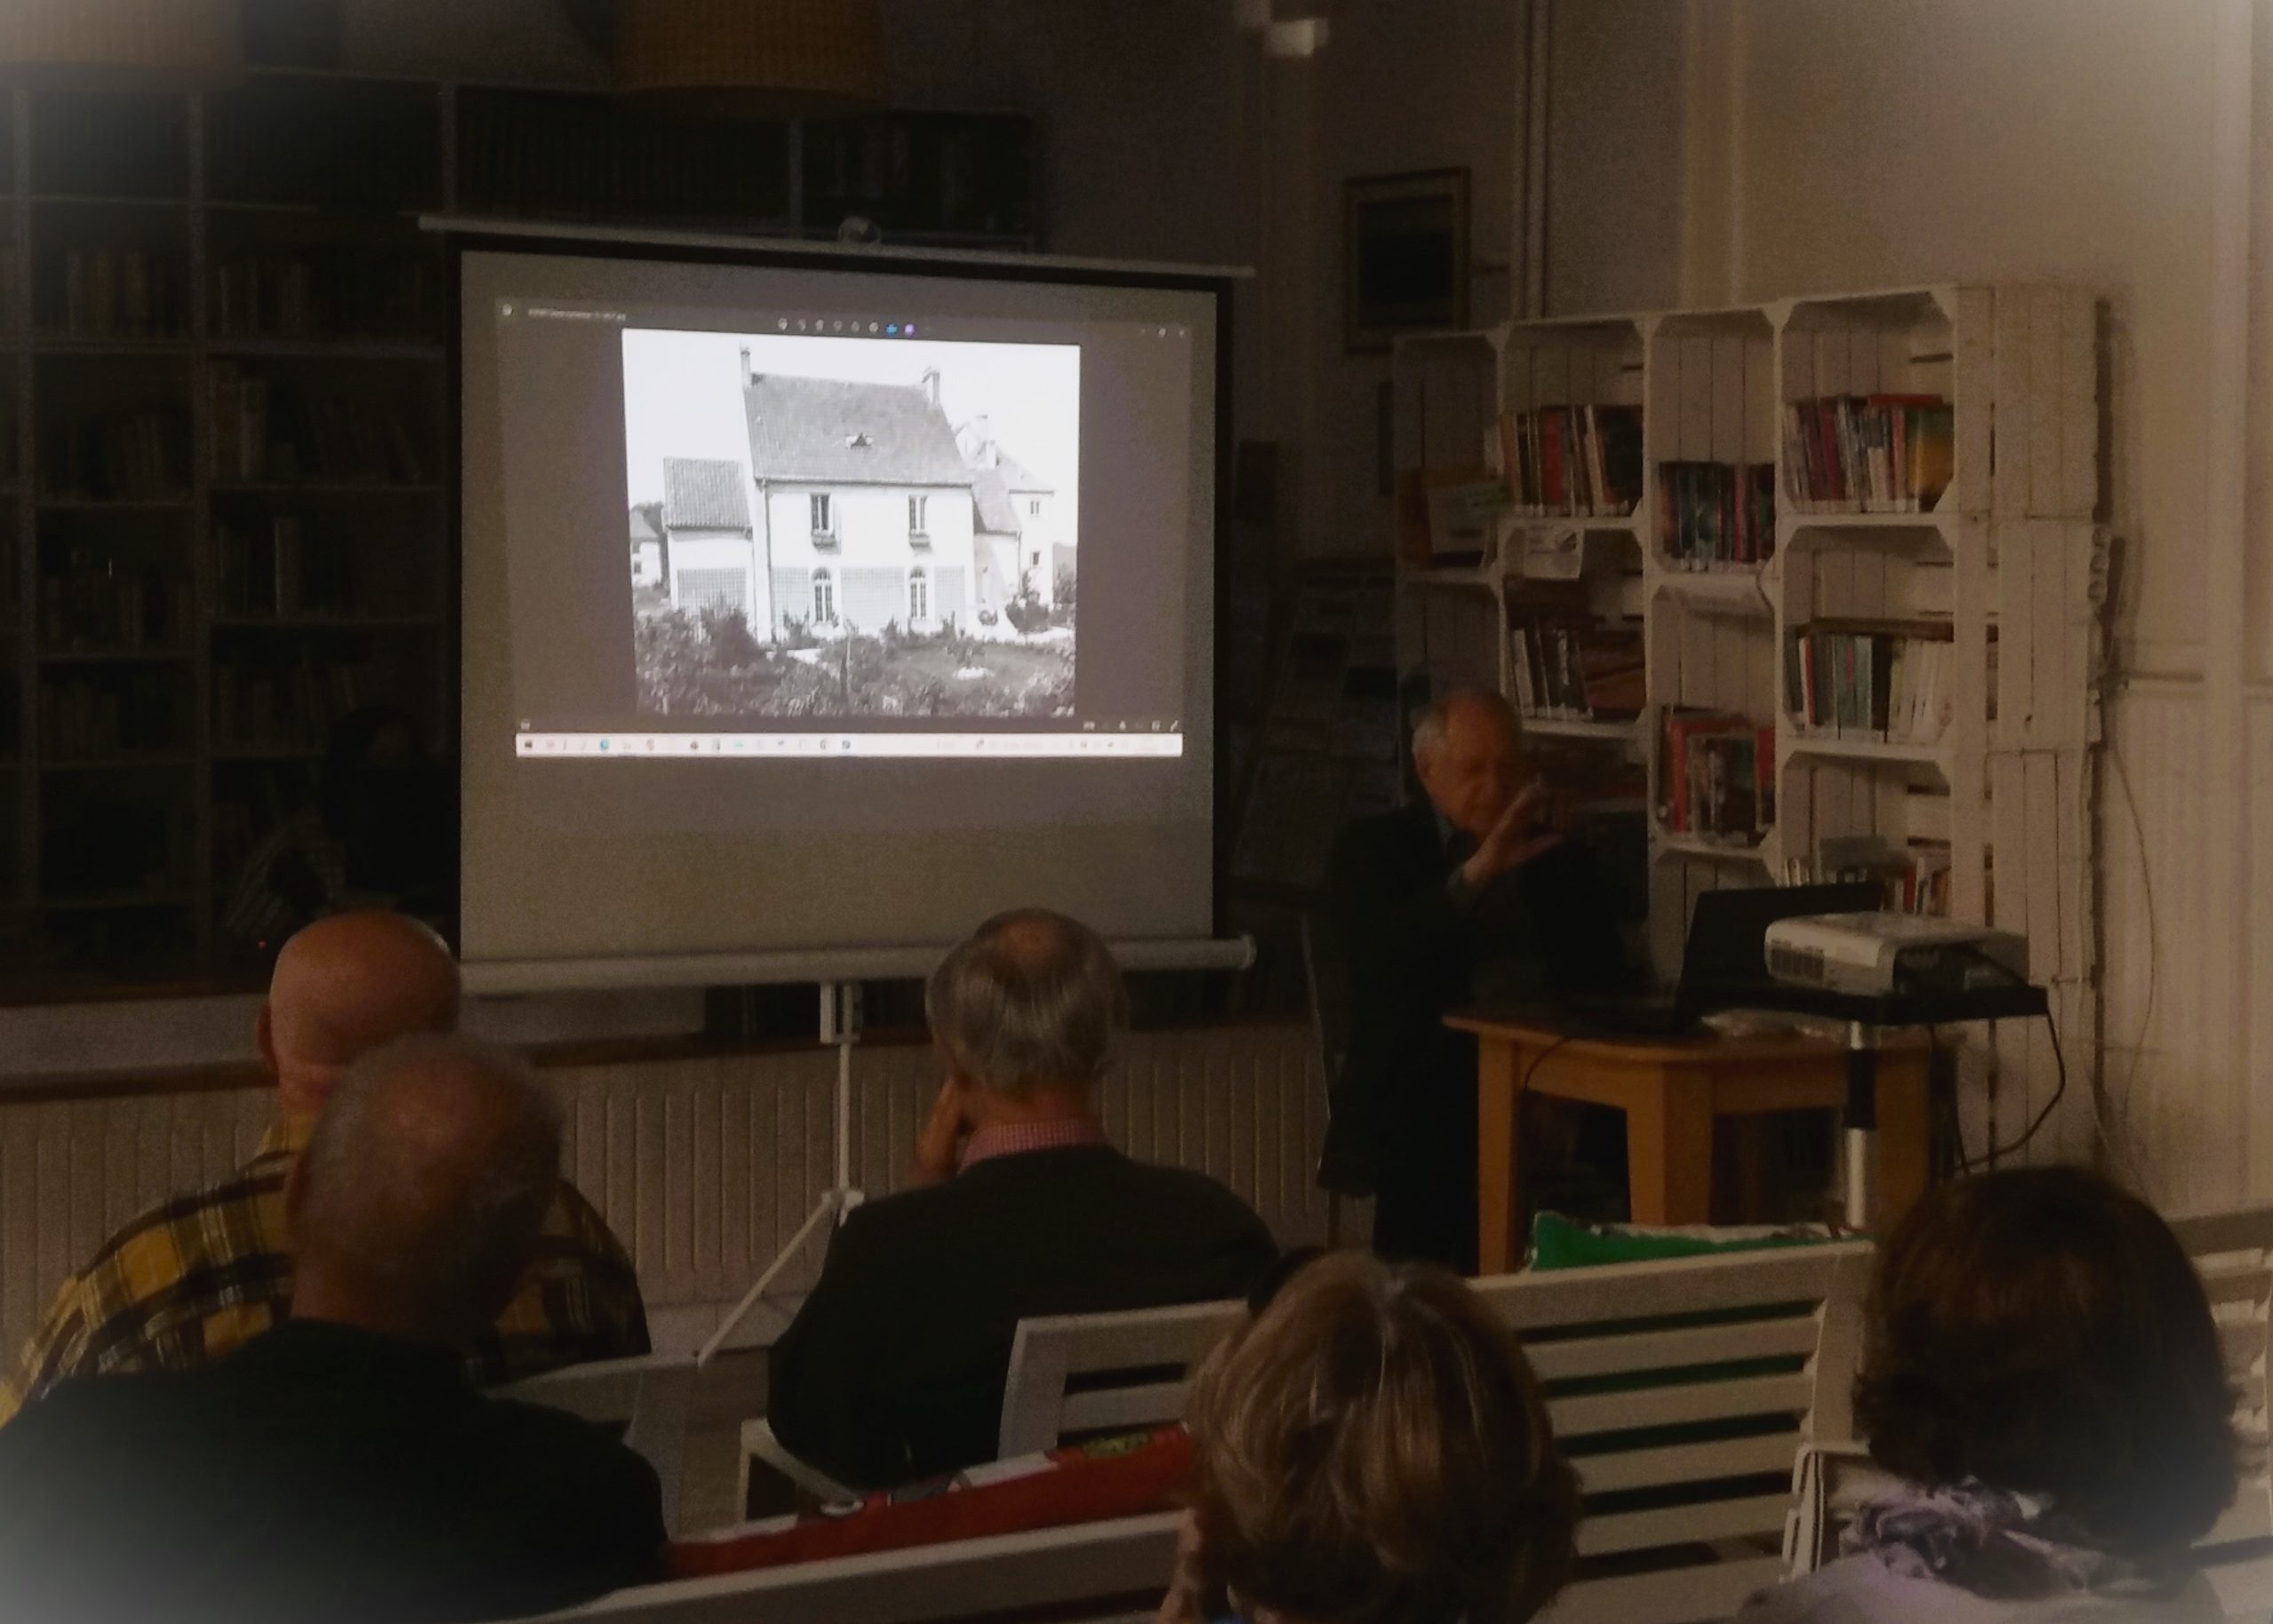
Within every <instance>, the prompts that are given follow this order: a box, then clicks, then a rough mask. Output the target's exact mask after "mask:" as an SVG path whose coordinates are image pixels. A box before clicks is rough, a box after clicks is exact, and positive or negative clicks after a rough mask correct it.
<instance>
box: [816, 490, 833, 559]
mask: <svg viewBox="0 0 2273 1624" xmlns="http://www.w3.org/2000/svg"><path fill="white" fill-rule="evenodd" d="M812 514H813V543H814V545H816V546H821V547H834V546H835V545H836V497H834V496H832V495H828V494H827V493H826V492H823V493H820V494H819V495H815V496H814V497H813V498H812Z"/></svg>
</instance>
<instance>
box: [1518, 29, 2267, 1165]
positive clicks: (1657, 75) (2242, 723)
mask: <svg viewBox="0 0 2273 1624" xmlns="http://www.w3.org/2000/svg"><path fill="white" fill-rule="evenodd" d="M2248 13H2249V0H2157V3H2156V4H2139V3H2138V0H1997V3H1996V4H1985V5H1984V4H1979V3H1978V0H1884V3H1882V4H1876V5H1871V6H1857V5H1854V4H1847V3H1846V0H1715V3H1714V4H1691V5H1688V6H1683V7H1674V6H1667V5H1663V4H1656V3H1655V0H1584V3H1583V4H1571V3H1569V0H1566V3H1565V4H1562V5H1560V6H1558V7H1557V10H1556V56H1555V64H1556V74H1555V79H1554V103H1553V112H1552V117H1553V121H1554V141H1555V159H1554V167H1553V173H1554V177H1555V181H1556V192H1555V195H1554V197H1553V201H1552V205H1551V210H1550V219H1551V233H1550V237H1549V242H1548V252H1549V256H1550V273H1549V286H1550V289H1551V290H1552V294H1553V299H1554V304H1553V306H1552V308H1554V309H1555V310H1556V312H1557V313H1565V312H1570V311H1575V310H1587V309H1608V308H1632V307H1633V306H1635V305H1637V304H1641V305H1647V304H1650V303H1653V302H1655V301H1657V300H1659V299H1662V298H1665V297H1667V296H1668V295H1671V296H1673V297H1677V298H1678V299H1679V300H1681V301H1682V302H1683V303H1688V304H1692V305H1715V304H1722V303H1729V302H1737V301H1745V302H1749V301H1755V300H1765V299H1770V298H1774V297H1778V296H1782V295H1786V294H1794V293H1801V292H1810V291H1828V290H1833V289H1849V288H1872V287H1884V286H1890V285H1901V284H1904V283H1913V282H1922V281H1961V280H1965V279H1968V278H1989V277H1998V278H2006V279H2018V278H2042V279H2047V280H2053V281H2068V282H2080V283H2083V284H2085V285H2087V286H2090V287H2093V288H2095V289H2100V290H2102V291H2103V293H2104V294H2105V295H2106V297H2107V298H2108V300H2109V303H2110V305H2111V313H2112V322H2113V325H2112V339H2111V400H2112V428H2113V439H2112V443H2113V446H2114V449H2115V454H2114V456H2113V458H2112V468H2111V487H2112V489H2111V520H2112V522H2113V525H2114V527H2116V529H2117V531H2118V533H2119V535H2121V537H2122V538H2123V541H2124V544H2125V547H2126V553H2125V560H2126V562H2125V572H2124V580H2123V582H2122V595H2121V598H2120V605H2119V630H2120V634H2121V635H2120V640H2119V664H2120V669H2122V671H2123V672H2124V673H2125V675H2126V682H2125V685H2123V687H2122V689H2121V692H2120V693H2119V697H2118V698H2117V700H2116V701H2115V703H2114V705H2113V707H2112V711H2111V728H2112V736H2113V740H2114V752H2113V759H2114V761H2115V763H2116V764H2117V768H2118V771H2116V772H2113V773H2111V784H2110V788H2109V794H2108V804H2107V809H2106V813H2105V817H2104V819H2103V836H2102V845H2103V852H2104V866H2105V870H2106V876H2105V907H2106V920H2107V930H2108V938H2109V942H2110V947H2109V954H2108V965H2107V970H2108V987H2107V991H2108V998H2107V1014H2106V1023H2105V1024H2106V1032H2107V1038H2108V1045H2109V1047H2108V1058H2109V1066H2108V1070H2109V1075H2110V1079H2111V1102H2110V1105H2109V1109H2108V1115H2109V1117H2110V1118H2111V1120H2116V1121H2119V1124H2120V1131H2119V1134H2118V1135H2117V1146H2118V1149H2117V1155H2116V1160H2117V1162H2118V1164H2119V1165H2120V1166H2123V1167H2125V1168H2126V1169H2130V1168H2135V1170H2136V1171H2137V1172H2138V1174H2139V1176H2141V1177H2142V1179H2143V1180H2144V1182H2145V1183H2146V1184H2148V1185H2149V1186H2150V1187H2151V1188H2152V1189H2153V1190H2154V1191H2155V1192H2157V1193H2158V1195H2160V1196H2162V1197H2163V1198H2164V1199H2166V1200H2169V1201H2171V1202H2173V1203H2174V1204H2175V1205H2178V1206H2181V1207H2192V1208H2201V1207H2209V1206H2215V1205H2218V1204H2221V1203H2223V1202H2227V1201H2231V1200H2239V1199H2241V1198H2243V1197H2244V1196H2245V1195H2248V1194H2252V1193H2254V1194H2258V1195H2262V1194H2266V1193H2269V1192H2273V1139H2269V1137H2268V1135H2269V1130H2273V1107H2258V1106H2255V1105H2253V1097H2256V1096H2259V1095H2261V1094H2262V1093H2263V1092H2264V1090H2262V1089H2256V1088H2253V1087H2251V1086H2249V1085H2250V1083H2252V1082H2253V1081H2256V1080H2257V1079H2258V1078H2260V1077H2261V1076H2263V1075H2264V1074H2266V1073H2269V1072H2273V1042H2267V1041H2266V1040H2267V1039H2268V1038H2273V1031H2269V1032H2268V1033H2267V1034H2263V1035H2261V1037H2260V1038H2259V1039H2258V1040H2257V1041H2256V1042H2254V1043H2253V1041H2252V1036H2251V1034H2250V1031H2249V1029H2248V1019H2249V1018H2248V1015H2247V1012H2246V1008H2245V983H2244V978H2245V974H2246V973H2247V972H2248V970H2249V969H2250V967H2251V965H2252V964H2253V963H2255V962H2266V963H2273V952H2268V951H2258V949H2259V948H2260V947H2263V948H2265V949H2269V950H2273V937H2269V936H2267V935H2266V934H2265V932H2266V931H2268V930H2269V929H2273V910H2268V909H2266V908H2264V907H2262V906H2261V905H2254V904H2253V906H2255V907H2257V911H2258V912H2259V913H2260V914H2261V915H2266V917H2264V918H2263V919H2261V920H2259V919H2249V918H2245V916H2244V903H2245V899H2248V898H2250V895H2251V891H2252V889H2253V887H2252V884H2251V870H2250V864H2249V848H2250V846H2251V845H2252V844H2254V843H2253V839H2252V835H2253V829H2252V827H2251V826H2252V823H2253V822H2268V821H2269V820H2273V709H2261V707H2263V706H2264V704H2265V703H2266V701H2261V700H2258V699H2255V698H2254V697H2253V694H2254V693H2255V692H2256V690H2255V689H2250V690H2249V691H2248V692H2247V693H2245V692H2244V677H2245V673H2244V671H2243V670H2242V669H2241V665H2240V661H2239V658H2238V652H2237V651H2238V650H2239V649H2240V647H2241V646H2242V644H2243V640H2244V634H2245V632H2246V634H2247V637H2248V639H2249V641H2250V644H2251V646H2253V647H2255V648H2259V649H2263V648H2265V647H2266V646H2268V642H2269V634H2273V613H2269V610H2268V608H2267V606H2266V604H2265V602H2264V593H2263V592H2261V593H2260V595H2259V598H2258V599H2257V600H2255V601H2254V602H2253V604H2252V605H2251V606H2250V609H2249V617H2250V623H2249V625H2248V626H2247V627H2246V628H2244V627H2242V626H2241V625H2239V624H2238V623H2237V622H2238V620H2239V617H2240V616H2241V614H2242V613H2243V611H2242V607H2241V603H2240V593H2239V591H2238V588H2239V587H2240V585H2241V584H2242V582H2244V581H2245V580H2249V581H2252V582H2266V581H2267V580H2268V579H2269V577H2273V572H2267V571H2264V570H2262V569H2261V568H2260V567H2259V566H2261V564H2262V563H2263V561H2265V560H2266V559H2267V558H2269V556H2273V555H2269V553H2268V551H2267V547H2266V533H2265V528H2264V525H2263V523H2262V520H2261V519H2260V520H2259V521H2258V522H2257V523H2256V524H2255V525H2253V527H2251V528H2250V529H2249V530H2248V531H2247V532H2246V534H2245V532H2244V529H2243V527H2242V522H2241V510H2240V503H2241V500H2242V495H2243V477H2244V476H2243V471H2242V470H2243V464H2242V461H2241V456H2240V449H2241V448H2240V444H2239V440H2238V430H2239V427H2240V422H2241V409H2240V408H2241V404H2242V391H2241V387H2240V375H2239V371H2238V369H2239V368H2242V367H2243V366H2244V364H2245V354H2253V353H2256V352H2257V351H2259V350H2261V349H2262V348H2263V345H2264V332H2263V331H2262V330H2261V331H2259V332H2258V333H2256V334H2253V335H2251V334H2245V331H2244V329H2242V327H2241V326H2240V324H2239V322H2238V321H2236V320H2235V319H2233V317H2232V316H2231V315H2229V316H2226V317H2222V316H2221V310H2222V309H2230V307H2231V306H2232V305H2233V304H2234V298H2233V293H2232V290H2231V289H2227V288H2222V287H2221V285H2220V283H2219V281H2218V280H2217V267H2218V265H2220V263H2221V254H2222V252H2225V251H2226V249H2227V246H2228V242H2229V236H2230V234H2231V233H2232V232H2233V231H2234V230H2235V229H2236V228H2237V225H2238V227H2239V228H2240V229H2243V230H2245V229H2246V228H2247V226H2248V221H2247V219H2246V218H2240V219H2239V220H2238V222H2237V218H2236V211H2235V210H2234V209H2233V208H2232V207H2231V206H2230V201H2231V194H2230V188H2229V192H2228V193H2227V194H2222V192H2221V184H2222V182H2221V179H2220V177H2221V175H2222V173H2223V174H2224V175H2226V176H2227V177H2228V180H2229V181H2230V178H2231V177H2232V176H2233V175H2235V174H2236V173H2237V172H2244V171H2238V170H2237V169H2236V167H2235V162H2234V160H2235V149H2234V147H2233V137H2234V134H2235V131H2236V129H2237V124H2236V115H2238V116H2239V118H2240V119H2243V120H2245V119H2246V117H2247V114H2248V107H2247V97H2248V92H2249V85H2248V83H2247V75H2248V72H2249V57H2248V36H2247V26H2248V20H2249V16H2248ZM2259 43H2260V47H2261V49H2262V47H2263V45H2264V44H2265V43H2266V41H2265V37H2264V30H2263V25H2262V24H2261V25H2260V42H2259ZM2237 46H2238V51H2237ZM2237 68H2238V71H2239V74H2240V75H2241V77H2240V79H2239V81H2238V82H2237V79H2236V72H2237ZM2265 76H2266V75H2265V74H2264V73H2263V72H2262V71H2261V72H2260V74H2259V78H2260V80H2261V81H2262V80H2263V79H2264V78H2265ZM1669 108H1673V109H1678V113H1677V114H1675V113H1673V112H1669V111H1668V110H1667V109H1669ZM2221 114H2223V115H2224V119H2225V122H2224V123H2223V124H2222V125H2221V123H2219V119H2220V116H2221ZM2267 123H2268V120H2267V119H2266V117H2265V116H2264V115H2262V114H2261V117H2260V123H2259V131H2260V135H2261V138H2264V137H2266V136H2267V135H2268V134H2269V133H2273V132H2269V131H2268V130H2267V128H2266V125H2267ZM2239 128H2240V130H2241V131H2242V133H2243V134H2244V135H2245V134H2246V129H2247V126H2246V124H2245V123H2243V124H2241V125H2240V126H2239ZM2240 156H2241V158H2242V160H2243V161H2244V162H2245V161H2246V157H2247V153H2246V150H2245V149H2244V150H2243V151H2242V152H2241V154H2240ZM2222 163H2223V164H2224V165H2225V168H2224V170H2222V169H2221V165H2222ZM2260 168H2262V165H2261V166H2260ZM2243 201H2244V202H2245V201H2246V200H2245V199H2244V200H2243ZM2259 218H2260V229H2261V230H2264V229H2266V226H2265V224H2264V217H2263V214H2262V212H2261V214H2260V217H2259ZM2222 231H2223V232H2224V233H2225V235H2222ZM2227 262H2228V263H2231V257H2230V255H2229V256H2228V261H2227ZM2258 270H2259V278H2258V280H2259V282H2260V285H2261V289H2263V288H2264V287H2265V285H2266V284H2267V281H2268V277H2269V276H2273V255H2262V254H2261V257H2260V263H2259V266H2258ZM2222 301H2223V304H2222ZM2245 339H2246V342H2245ZM2229 385H2230V387H2229ZM2222 390H2223V391H2224V392H2223V394H2222ZM2268 399H2269V397H2268V396H2267V395H2266V392H2265V387H2264V381H2263V380H2262V379H2261V380H2260V384H2259V388H2258V389H2257V391H2256V392H2255V394H2254V395H2253V397H2252V398H2251V400H2250V407H2251V410H2252V412H2253V414H2255V415H2256V422H2257V425H2258V427H2259V428H2261V427H2262V423H2263V414H2262V412H2261V408H2262V406H2263V405H2264V404H2266V403H2267V401H2268ZM2222 435H2223V436H2224V438H2223V440H2222ZM2265 449H2266V448H2263V447H2259V448H2258V449H2257V452H2256V454H2255V456H2254V459H2253V465H2254V464H2261V463H2263V461H2264V456H2263V453H2264V450H2265ZM2229 589H2231V590H2229ZM2269 590H2273V589H2269ZM2252 707H2260V708H2252ZM2245 774H2246V775H2248V777H2249V778H2250V779H2253V780H2255V787H2254V788H2253V790H2252V794H2253V796H2254V798H2245V787H2246V782H2245ZM2134 804H2135V806H2134ZM2266 832H2267V833H2273V827H2269V828H2268V829H2267V831H2266ZM2080 1047H2081V1045H2080V1044H2071V1052H2073V1051H2074V1050H2077V1049H2079V1048H2080Z"/></svg>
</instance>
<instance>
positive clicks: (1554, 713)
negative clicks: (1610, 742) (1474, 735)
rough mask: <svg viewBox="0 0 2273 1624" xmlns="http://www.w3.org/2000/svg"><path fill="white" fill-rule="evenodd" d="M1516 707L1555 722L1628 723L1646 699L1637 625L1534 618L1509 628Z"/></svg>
mask: <svg viewBox="0 0 2273 1624" xmlns="http://www.w3.org/2000/svg"><path fill="white" fill-rule="evenodd" d="M1508 653H1509V664H1510V666H1511V667H1512V668H1513V669H1514V671H1515V678H1516V703H1517V708H1518V709H1521V710H1522V711H1523V712H1524V713H1525V715H1528V716H1535V717H1553V718H1556V719H1559V720H1578V721H1630V720H1632V719H1633V718H1634V717H1637V716H1639V715H1640V714H1641V713H1642V708H1643V705H1644V704H1645V703H1646V702H1647V697H1648V686H1647V675H1646V665H1645V656H1644V654H1643V641H1642V632H1641V630H1640V628H1638V627H1635V626H1630V625H1617V624H1604V623H1602V622H1583V621H1581V622H1558V621H1543V620H1542V621H1532V622H1526V623H1525V624H1522V625H1518V626H1515V627H1512V628H1510V629H1509V632H1508Z"/></svg>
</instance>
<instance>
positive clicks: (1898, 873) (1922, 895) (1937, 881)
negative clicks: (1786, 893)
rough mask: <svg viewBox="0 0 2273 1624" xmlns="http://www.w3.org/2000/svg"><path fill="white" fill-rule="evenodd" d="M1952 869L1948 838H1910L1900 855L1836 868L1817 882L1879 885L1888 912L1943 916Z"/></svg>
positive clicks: (1805, 880)
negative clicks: (1858, 865)
mask: <svg viewBox="0 0 2273 1624" xmlns="http://www.w3.org/2000/svg"><path fill="white" fill-rule="evenodd" d="M1954 871H1955V869H1954V864H1953V862H1952V856H1951V852H1950V846H1949V843H1948V842H1946V841H1941V840H1913V841H1912V842H1910V844H1908V845H1907V846H1905V848H1904V849H1903V851H1902V852H1901V853H1900V855H1898V856H1896V857H1892V858H1890V859H1889V860H1887V861H1885V862H1881V863H1872V864H1870V865H1869V866H1867V867H1841V868H1836V869H1833V871H1831V872H1829V873H1827V874H1824V875H1821V883H1826V884H1833V885H1879V886H1882V887H1883V888H1884V891H1885V901H1884V906H1885V907H1886V908H1887V909H1888V910H1889V912H1891V913H1897V914H1920V915H1930V916H1933V917H1935V918H1947V917H1948V916H1949V912H1950V895H1951V888H1952V875H1953V873H1954ZM1794 883H1804V884H1812V883H1817V881H1816V879H1815V878H1814V877H1813V876H1806V877H1803V878H1802V879H1800V880H1798V881H1796V882H1794Z"/></svg>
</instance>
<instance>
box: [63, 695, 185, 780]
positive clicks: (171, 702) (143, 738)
mask: <svg viewBox="0 0 2273 1624" xmlns="http://www.w3.org/2000/svg"><path fill="white" fill-rule="evenodd" d="M187 719H188V713H187V711H186V709H184V707H183V706H182V704H181V703H180V697H179V695H178V693H176V692H173V691H172V690H171V689H170V688H169V687H165V686H156V687H154V686H153V685H151V684H150V683H148V682H147V681H144V680H137V681H135V682H131V683H127V684H121V683H118V682H115V681H110V680H98V679H96V678H93V677H67V678H59V679H58V678H51V679H49V680H47V681H44V682H42V683H41V684H40V688H39V741H40V754H41V755H42V757H44V758H46V759H49V760H52V761H87V760H99V759H101V758H103V757H114V756H124V755H131V754H139V755H154V754H157V753H159V752H162V751H164V750H168V749H181V748H182V747H183V744H184V738H183V729H184V728H185V727H186V725H187Z"/></svg>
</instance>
